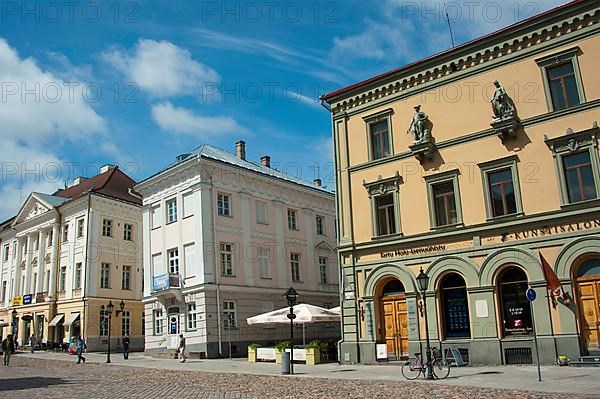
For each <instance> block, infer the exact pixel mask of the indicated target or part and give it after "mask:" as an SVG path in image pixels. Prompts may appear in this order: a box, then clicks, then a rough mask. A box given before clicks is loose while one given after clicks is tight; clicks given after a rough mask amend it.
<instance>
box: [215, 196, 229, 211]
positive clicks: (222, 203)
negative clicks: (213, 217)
mask: <svg viewBox="0 0 600 399" xmlns="http://www.w3.org/2000/svg"><path fill="white" fill-rule="evenodd" d="M217 213H218V214H219V216H231V196H229V195H227V194H223V193H218V194H217Z"/></svg>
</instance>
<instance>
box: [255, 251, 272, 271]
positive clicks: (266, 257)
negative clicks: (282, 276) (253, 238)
mask: <svg viewBox="0 0 600 399" xmlns="http://www.w3.org/2000/svg"><path fill="white" fill-rule="evenodd" d="M270 258H271V251H270V250H269V248H264V247H260V248H259V249H258V267H259V273H260V278H271V265H270Z"/></svg>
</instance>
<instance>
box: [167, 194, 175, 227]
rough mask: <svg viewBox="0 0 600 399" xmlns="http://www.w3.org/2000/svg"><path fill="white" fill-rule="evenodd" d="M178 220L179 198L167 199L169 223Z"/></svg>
mask: <svg viewBox="0 0 600 399" xmlns="http://www.w3.org/2000/svg"><path fill="white" fill-rule="evenodd" d="M176 221H177V199H175V198H173V199H172V200H169V201H167V223H173V222H176Z"/></svg>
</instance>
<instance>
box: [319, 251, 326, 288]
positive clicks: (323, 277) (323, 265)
mask: <svg viewBox="0 0 600 399" xmlns="http://www.w3.org/2000/svg"><path fill="white" fill-rule="evenodd" d="M319 276H320V277H321V284H327V283H328V279H327V258H326V257H324V256H319Z"/></svg>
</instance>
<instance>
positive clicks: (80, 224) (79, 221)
mask: <svg viewBox="0 0 600 399" xmlns="http://www.w3.org/2000/svg"><path fill="white" fill-rule="evenodd" d="M84 222H85V221H84V219H83V218H79V219H77V238H81V237H83V227H84Z"/></svg>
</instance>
